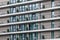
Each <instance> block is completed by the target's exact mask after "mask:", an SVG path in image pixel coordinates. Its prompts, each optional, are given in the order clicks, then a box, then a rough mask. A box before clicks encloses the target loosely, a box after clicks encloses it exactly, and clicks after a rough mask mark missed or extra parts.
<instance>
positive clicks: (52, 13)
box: [51, 10, 55, 18]
mask: <svg viewBox="0 0 60 40" xmlns="http://www.w3.org/2000/svg"><path fill="white" fill-rule="evenodd" d="M54 16H55V14H54V10H52V11H51V17H52V18H53V17H54Z"/></svg>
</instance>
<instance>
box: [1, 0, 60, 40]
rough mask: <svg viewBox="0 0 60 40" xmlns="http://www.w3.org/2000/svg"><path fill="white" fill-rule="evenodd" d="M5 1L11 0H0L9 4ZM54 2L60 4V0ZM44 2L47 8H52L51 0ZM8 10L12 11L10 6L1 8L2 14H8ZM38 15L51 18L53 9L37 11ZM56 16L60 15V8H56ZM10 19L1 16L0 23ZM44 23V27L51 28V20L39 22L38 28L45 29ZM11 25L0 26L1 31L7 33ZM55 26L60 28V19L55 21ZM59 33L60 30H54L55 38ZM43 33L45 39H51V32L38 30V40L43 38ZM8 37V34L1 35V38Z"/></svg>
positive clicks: (2, 39) (5, 38)
mask: <svg viewBox="0 0 60 40" xmlns="http://www.w3.org/2000/svg"><path fill="white" fill-rule="evenodd" d="M5 1H9V0H3V1H2V0H0V2H4V4H7V2H5ZM33 1H35V0H33ZM54 2H55V6H57V5H60V4H59V3H60V0H55V1H54ZM42 3H43V5H45V8H50V7H51V1H47V2H46V1H45V2H42ZM40 5H41V4H40ZM40 5H39V8H40ZM7 10H9V11H10V9H9V8H6V9H1V10H0V15H4V14H7ZM36 15H38V19H41V17H42V16H43V15H44V16H45V18H51V11H44V12H40V13H37V14H36ZM25 16H26V17H28V16H29V15H28V14H26V15H25ZM18 17H19V16H18ZM54 17H60V10H54ZM9 19H10V17H4V18H0V24H3V23H7V20H9ZM42 25H44V29H50V28H51V21H47V22H39V23H38V30H40V29H43V28H42ZM10 27H11V26H4V27H3V26H2V27H0V33H7V29H10ZM16 27H17V26H16ZM33 27H34V26H33ZM13 28H15V26H13ZM13 28H12V29H13ZM54 28H60V21H59V20H56V21H54ZM14 30H15V29H14ZM24 31H26V30H24ZM27 31H28V30H27ZM59 33H60V31H54V38H57V37H58V36H59V35H60V34H59ZM40 34H41V35H40ZM42 35H44V37H45V39H51V32H38V40H40V39H41V37H42ZM28 36H29V33H28ZM40 36H41V37H40ZM7 38H9V36H8V35H5V36H0V40H7Z"/></svg>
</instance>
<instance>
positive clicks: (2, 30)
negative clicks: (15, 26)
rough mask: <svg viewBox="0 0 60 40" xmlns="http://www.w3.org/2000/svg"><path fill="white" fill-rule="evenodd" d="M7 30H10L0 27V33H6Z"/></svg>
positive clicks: (6, 27)
mask: <svg viewBox="0 0 60 40" xmlns="http://www.w3.org/2000/svg"><path fill="white" fill-rule="evenodd" d="M8 29H10V27H9V26H5V27H3V26H2V27H0V33H6V32H8V31H7V30H8Z"/></svg>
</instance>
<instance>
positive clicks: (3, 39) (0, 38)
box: [0, 36, 9, 40]
mask: <svg viewBox="0 0 60 40" xmlns="http://www.w3.org/2000/svg"><path fill="white" fill-rule="evenodd" d="M7 38H9V36H0V40H7Z"/></svg>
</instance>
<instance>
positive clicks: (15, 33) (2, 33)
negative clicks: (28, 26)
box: [0, 28, 60, 35]
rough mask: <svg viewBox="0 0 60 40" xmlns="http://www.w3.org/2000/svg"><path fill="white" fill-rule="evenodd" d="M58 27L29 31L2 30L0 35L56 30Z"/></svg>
mask: <svg viewBox="0 0 60 40" xmlns="http://www.w3.org/2000/svg"><path fill="white" fill-rule="evenodd" d="M57 30H60V28H51V29H41V30H33V31H32V30H30V31H18V32H4V33H0V35H11V34H21V33H34V32H47V31H49V32H50V31H57Z"/></svg>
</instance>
